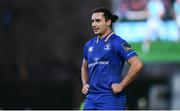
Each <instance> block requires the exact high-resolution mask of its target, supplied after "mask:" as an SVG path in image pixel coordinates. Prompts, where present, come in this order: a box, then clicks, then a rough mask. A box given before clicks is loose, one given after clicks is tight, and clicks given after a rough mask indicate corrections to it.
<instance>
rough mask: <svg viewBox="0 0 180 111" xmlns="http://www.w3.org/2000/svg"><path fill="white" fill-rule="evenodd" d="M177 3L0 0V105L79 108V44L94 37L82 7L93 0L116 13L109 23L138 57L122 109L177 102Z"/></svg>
mask: <svg viewBox="0 0 180 111" xmlns="http://www.w3.org/2000/svg"><path fill="white" fill-rule="evenodd" d="M179 5H180V1H179V0H89V1H85V0H74V1H68V0H0V45H1V46H0V52H1V53H0V89H1V90H0V109H2V110H4V109H25V110H31V109H79V107H80V104H81V103H82V102H83V100H84V95H82V94H81V76H80V69H81V62H82V58H83V56H82V55H83V47H84V44H85V42H86V41H87V40H89V39H91V37H92V36H94V35H93V31H92V30H91V15H90V13H91V11H92V10H93V9H94V8H96V7H100V6H103V7H108V8H109V9H111V10H112V12H113V13H115V14H117V15H118V16H119V20H118V21H117V22H116V23H115V24H114V25H113V30H114V31H115V33H117V34H118V35H119V36H121V37H122V38H124V39H126V40H127V41H128V42H130V44H131V45H132V47H133V48H134V49H135V50H136V51H137V52H138V55H139V57H140V58H141V60H142V61H143V63H144V68H143V70H142V71H141V72H140V75H139V76H138V77H137V79H136V80H135V81H134V82H132V83H131V84H130V85H129V86H128V87H127V88H126V95H127V105H128V109H180V87H179V86H180V20H179V19H180V15H179V14H180V6H179ZM127 69H128V65H125V68H124V71H123V73H124V74H125V73H126V71H127ZM123 76H124V75H123Z"/></svg>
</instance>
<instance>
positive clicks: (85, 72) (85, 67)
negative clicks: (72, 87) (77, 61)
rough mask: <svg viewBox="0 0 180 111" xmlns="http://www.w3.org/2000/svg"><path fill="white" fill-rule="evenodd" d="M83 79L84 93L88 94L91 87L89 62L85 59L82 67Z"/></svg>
mask: <svg viewBox="0 0 180 111" xmlns="http://www.w3.org/2000/svg"><path fill="white" fill-rule="evenodd" d="M81 79H82V85H83V87H82V93H83V94H85V95H86V94H87V93H88V89H89V85H88V61H87V60H86V59H83V63H82V67H81Z"/></svg>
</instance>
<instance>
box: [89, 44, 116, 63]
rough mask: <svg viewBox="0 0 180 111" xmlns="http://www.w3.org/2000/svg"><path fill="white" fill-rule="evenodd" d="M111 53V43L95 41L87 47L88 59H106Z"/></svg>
mask: <svg viewBox="0 0 180 111" xmlns="http://www.w3.org/2000/svg"><path fill="white" fill-rule="evenodd" d="M112 55H113V47H112V44H111V43H109V42H107V43H95V44H93V45H91V46H89V48H88V59H89V60H91V61H98V60H106V59H109V58H110V57H111V56H112Z"/></svg>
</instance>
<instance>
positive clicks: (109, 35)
mask: <svg viewBox="0 0 180 111" xmlns="http://www.w3.org/2000/svg"><path fill="white" fill-rule="evenodd" d="M113 34H114V32H111V33H109V34H108V35H107V36H106V37H104V38H103V39H104V42H107V41H108V39H109V38H110V37H111V35H113ZM98 42H99V37H97V39H96V43H98Z"/></svg>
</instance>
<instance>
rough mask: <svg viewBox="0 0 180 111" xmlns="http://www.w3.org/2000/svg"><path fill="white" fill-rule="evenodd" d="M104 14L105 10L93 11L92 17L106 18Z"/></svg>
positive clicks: (93, 18)
mask: <svg viewBox="0 0 180 111" xmlns="http://www.w3.org/2000/svg"><path fill="white" fill-rule="evenodd" d="M103 14H104V13H103V12H97V13H93V14H92V17H91V19H92V20H95V19H102V18H104V16H103Z"/></svg>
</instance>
